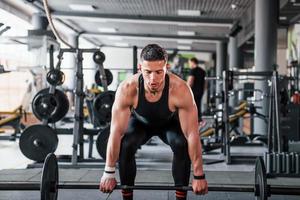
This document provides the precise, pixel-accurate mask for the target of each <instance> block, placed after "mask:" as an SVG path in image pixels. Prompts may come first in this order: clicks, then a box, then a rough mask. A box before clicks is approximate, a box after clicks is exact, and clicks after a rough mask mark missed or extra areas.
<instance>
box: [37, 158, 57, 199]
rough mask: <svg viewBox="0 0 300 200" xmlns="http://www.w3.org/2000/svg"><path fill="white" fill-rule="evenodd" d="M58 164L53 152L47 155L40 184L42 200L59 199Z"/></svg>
mask: <svg viewBox="0 0 300 200" xmlns="http://www.w3.org/2000/svg"><path fill="white" fill-rule="evenodd" d="M57 186H58V164H57V159H56V156H55V155H54V154H53V153H50V154H48V155H47V157H46V159H45V162H44V166H43V171H42V179H41V185H40V192H41V200H57V196H58V187H57Z"/></svg>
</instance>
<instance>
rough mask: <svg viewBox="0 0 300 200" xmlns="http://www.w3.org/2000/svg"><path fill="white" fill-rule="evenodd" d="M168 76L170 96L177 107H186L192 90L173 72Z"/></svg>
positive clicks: (190, 99)
mask: <svg viewBox="0 0 300 200" xmlns="http://www.w3.org/2000/svg"><path fill="white" fill-rule="evenodd" d="M169 77H170V90H169V92H170V97H171V101H172V102H173V103H174V105H175V106H176V107H177V108H182V107H186V105H188V104H189V103H190V102H191V101H192V99H193V98H192V92H191V89H190V87H189V86H188V85H187V83H186V82H185V81H184V80H182V79H181V78H180V77H178V76H177V75H174V74H169Z"/></svg>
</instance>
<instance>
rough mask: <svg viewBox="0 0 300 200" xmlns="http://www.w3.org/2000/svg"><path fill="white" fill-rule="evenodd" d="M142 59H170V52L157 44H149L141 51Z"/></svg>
mask: <svg viewBox="0 0 300 200" xmlns="http://www.w3.org/2000/svg"><path fill="white" fill-rule="evenodd" d="M140 59H141V61H144V60H146V61H157V60H165V61H166V62H167V61H168V54H167V52H166V50H165V49H164V48H162V47H160V46H159V45H157V44H148V45H147V46H145V47H144V48H143V50H142V52H141V56H140Z"/></svg>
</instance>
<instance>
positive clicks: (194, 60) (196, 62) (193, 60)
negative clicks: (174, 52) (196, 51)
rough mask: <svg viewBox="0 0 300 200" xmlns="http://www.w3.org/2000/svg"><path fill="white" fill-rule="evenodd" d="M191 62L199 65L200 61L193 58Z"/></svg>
mask: <svg viewBox="0 0 300 200" xmlns="http://www.w3.org/2000/svg"><path fill="white" fill-rule="evenodd" d="M190 61H191V62H193V63H195V64H196V65H198V63H199V61H198V59H197V58H195V57H193V58H191V59H190Z"/></svg>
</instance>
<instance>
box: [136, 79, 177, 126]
mask: <svg viewBox="0 0 300 200" xmlns="http://www.w3.org/2000/svg"><path fill="white" fill-rule="evenodd" d="M168 102H169V75H168V74H166V77H165V86H164V89H163V92H162V95H161V97H160V99H159V100H158V101H155V102H149V101H148V100H147V99H146V97H145V88H144V79H143V76H142V75H140V76H139V94H138V104H137V107H136V109H133V116H134V117H136V118H137V119H138V120H139V121H141V122H142V123H145V124H147V125H151V126H155V127H160V126H162V125H163V124H165V123H167V122H169V121H170V120H171V119H172V117H173V116H174V112H171V111H170V109H169V103H168Z"/></svg>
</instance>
